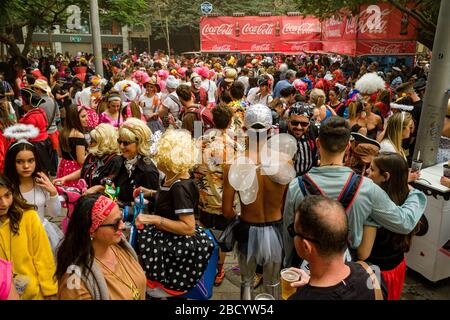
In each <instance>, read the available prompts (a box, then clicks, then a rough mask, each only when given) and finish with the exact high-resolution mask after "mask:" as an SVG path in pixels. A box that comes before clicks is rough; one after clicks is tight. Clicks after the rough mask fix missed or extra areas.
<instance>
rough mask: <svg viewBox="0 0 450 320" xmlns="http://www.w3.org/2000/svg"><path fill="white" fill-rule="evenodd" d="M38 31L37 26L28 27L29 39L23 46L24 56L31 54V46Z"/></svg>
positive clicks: (27, 38)
mask: <svg viewBox="0 0 450 320" xmlns="http://www.w3.org/2000/svg"><path fill="white" fill-rule="evenodd" d="M35 30H36V25H35V24H30V25H28V26H27V37H26V39H25V44H24V46H23V50H22V55H23V56H24V57H26V56H27V55H28V52H30V48H31V44H32V43H33V33H34V31H35Z"/></svg>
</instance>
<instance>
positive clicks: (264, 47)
mask: <svg viewBox="0 0 450 320" xmlns="http://www.w3.org/2000/svg"><path fill="white" fill-rule="evenodd" d="M250 50H251V51H269V50H270V43H263V44H254V45H252V46H251V48H250Z"/></svg>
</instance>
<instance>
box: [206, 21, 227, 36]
mask: <svg viewBox="0 0 450 320" xmlns="http://www.w3.org/2000/svg"><path fill="white" fill-rule="evenodd" d="M232 34H233V24H227V23H222V24H220V25H217V26H214V25H210V24H205V25H204V26H203V27H202V35H224V36H225V35H226V36H231V35H232Z"/></svg>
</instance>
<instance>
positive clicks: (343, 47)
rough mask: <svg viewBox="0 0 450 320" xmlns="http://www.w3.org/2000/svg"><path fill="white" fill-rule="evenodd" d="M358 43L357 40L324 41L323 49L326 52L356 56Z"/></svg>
mask: <svg viewBox="0 0 450 320" xmlns="http://www.w3.org/2000/svg"><path fill="white" fill-rule="evenodd" d="M356 43H357V41H355V40H342V41H339V40H334V41H333V40H330V41H322V50H323V51H324V52H334V53H339V54H346V55H349V56H354V55H356Z"/></svg>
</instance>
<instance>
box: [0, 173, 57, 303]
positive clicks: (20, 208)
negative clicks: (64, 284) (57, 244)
mask: <svg viewBox="0 0 450 320" xmlns="http://www.w3.org/2000/svg"><path fill="white" fill-rule="evenodd" d="M12 186H13V183H12V182H11V181H10V180H9V179H8V178H7V177H5V176H4V175H1V174H0V259H4V260H7V261H10V262H12V263H13V266H12V273H13V276H14V280H13V281H14V285H15V287H16V289H17V291H18V293H19V294H20V298H21V299H22V300H42V299H54V297H55V296H56V294H57V291H58V286H57V283H56V281H55V279H54V278H53V275H54V272H55V260H54V258H53V254H52V249H51V247H50V243H49V241H48V238H47V235H46V233H45V230H44V227H43V225H42V222H41V221H40V220H39V215H38V214H37V212H36V211H35V207H34V205H32V204H29V203H27V202H26V201H25V200H24V199H23V198H22V196H21V195H20V193H19V192H18V191H17V190H15V189H14V188H13V187H12Z"/></svg>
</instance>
